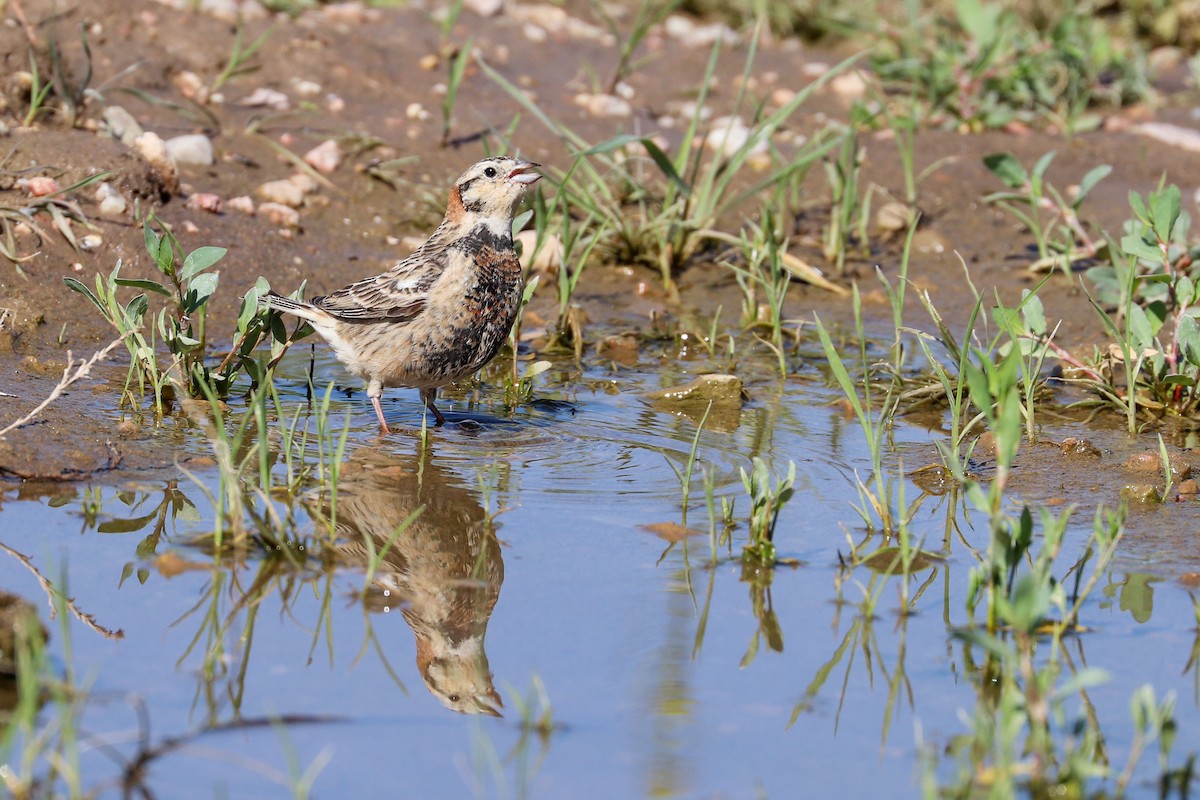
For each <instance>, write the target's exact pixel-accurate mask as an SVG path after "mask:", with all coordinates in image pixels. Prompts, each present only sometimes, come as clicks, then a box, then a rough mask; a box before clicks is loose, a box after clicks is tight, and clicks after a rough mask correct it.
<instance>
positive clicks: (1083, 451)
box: [1059, 436, 1101, 458]
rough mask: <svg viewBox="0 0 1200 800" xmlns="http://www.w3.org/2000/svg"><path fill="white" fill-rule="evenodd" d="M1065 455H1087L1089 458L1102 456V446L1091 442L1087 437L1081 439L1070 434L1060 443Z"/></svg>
mask: <svg viewBox="0 0 1200 800" xmlns="http://www.w3.org/2000/svg"><path fill="white" fill-rule="evenodd" d="M1059 447H1060V448H1061V449H1062V454H1063V455H1064V456H1086V457H1088V458H1100V455H1101V453H1100V448H1098V447H1096V445H1094V444H1092V443H1091V442H1089V441H1088V440H1087V439H1080V438H1077V437H1075V436H1068V437H1067V438H1066V439H1063V440H1062V444H1060V445H1059Z"/></svg>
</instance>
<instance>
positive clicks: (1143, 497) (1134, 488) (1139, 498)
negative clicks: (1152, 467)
mask: <svg viewBox="0 0 1200 800" xmlns="http://www.w3.org/2000/svg"><path fill="white" fill-rule="evenodd" d="M1121 497H1122V498H1123V499H1125V500H1128V501H1130V502H1131V503H1142V504H1144V505H1154V504H1157V503H1161V502H1162V495H1161V494H1159V493H1158V487H1157V486H1154V485H1152V484H1149V483H1135V484H1130V485H1129V486H1124V487H1122V488H1121Z"/></svg>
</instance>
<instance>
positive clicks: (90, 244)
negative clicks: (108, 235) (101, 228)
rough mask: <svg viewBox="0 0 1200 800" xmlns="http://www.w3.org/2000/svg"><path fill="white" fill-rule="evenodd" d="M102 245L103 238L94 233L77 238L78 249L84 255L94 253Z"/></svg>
mask: <svg viewBox="0 0 1200 800" xmlns="http://www.w3.org/2000/svg"><path fill="white" fill-rule="evenodd" d="M103 244H104V238H103V237H101V236H100V235H99V234H96V233H89V234H87V235H86V236H80V237H79V249H80V250H82V251H83V252H85V253H92V252H95V251H96V250H99V249H100V246H101V245H103Z"/></svg>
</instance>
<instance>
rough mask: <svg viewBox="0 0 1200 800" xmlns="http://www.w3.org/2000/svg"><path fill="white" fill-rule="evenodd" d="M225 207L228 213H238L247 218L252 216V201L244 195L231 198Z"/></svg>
mask: <svg viewBox="0 0 1200 800" xmlns="http://www.w3.org/2000/svg"><path fill="white" fill-rule="evenodd" d="M225 205H226V207H228V208H229V210H230V211H239V212H241V213H242V214H245V215H246V216H248V217H252V216H254V201H253V200H251V199H250V198H249V197H246V196H245V195H240V196H238V197H231V198H229V202H227V203H226V204H225Z"/></svg>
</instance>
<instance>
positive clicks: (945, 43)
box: [871, 0, 1151, 132]
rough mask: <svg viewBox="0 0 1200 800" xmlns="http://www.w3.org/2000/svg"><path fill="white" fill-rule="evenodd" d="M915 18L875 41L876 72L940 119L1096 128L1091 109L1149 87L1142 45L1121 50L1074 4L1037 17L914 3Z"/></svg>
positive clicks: (987, 5)
mask: <svg viewBox="0 0 1200 800" xmlns="http://www.w3.org/2000/svg"><path fill="white" fill-rule="evenodd" d="M907 8H908V10H909V15H908V20H907V21H906V23H905V24H902V25H897V26H895V27H893V28H889V29H887V30H885V31H883V32H882V33H883V35H881V36H880V37H879V39H878V41H877V45H876V46H875V47H873V48H872V51H871V52H872V62H873V64H872V65H873V66H874V68H875V70H876V72H877V73H878V74H879V75H880V76H881V78H882V79H883V80H884V81H885V83H886V84H888V85H889V86H891V87H895V88H896V89H897V90H898V91H899V92H900V93H901V94H908V93H909V92H911V93H913V94H915V95H916V97H918V98H919V99H920V100H921V102H922V103H923V105H924V106H925V112H924V113H925V117H926V118H927V119H928V120H929V121H931V122H932V123H933V124H935V125H946V126H953V127H957V128H959V129H962V130H967V131H979V130H984V129H988V128H1002V127H1005V126H1010V125H1014V124H1017V125H1033V124H1051V125H1054V126H1056V127H1058V128H1061V129H1064V130H1066V131H1068V132H1078V131H1082V130H1088V129H1091V128H1094V127H1095V126H1096V125H1097V124H1098V123H1099V118H1098V117H1096V116H1095V115H1093V114H1091V113H1089V112H1090V111H1091V109H1092V108H1094V107H1097V106H1100V105H1108V106H1110V107H1119V106H1120V105H1123V104H1125V103H1129V102H1133V101H1135V100H1137V99H1139V98H1142V97H1145V96H1147V95H1148V94H1149V93H1150V91H1151V90H1150V87H1149V85H1148V83H1147V81H1146V79H1145V76H1144V74H1143V73H1142V71H1141V56H1140V53H1139V52H1138V51H1137V50H1136V45H1129V46H1127V48H1126V50H1122V49H1121V48H1119V47H1118V46H1117V43H1116V41H1115V40H1114V39H1113V37H1112V36H1111V35H1110V34H1109V32H1108V31H1107V30H1106V29H1105V27H1104V25H1103V23H1102V22H1101V21H1100V20H1098V19H1096V18H1095V17H1094V16H1093V15H1092V14H1091V13H1090V12H1089V11H1088V10H1086V9H1085V8H1084V7H1082V6H1078V5H1075V4H1066V5H1063V6H1061V7H1059V8H1060V10H1059V11H1058V13H1057V14H1052V13H1047V14H1046V17H1045V18H1044V19H1041V20H1039V21H1038V22H1039V25H1037V26H1035V25H1034V24H1033V23H1032V22H1031V21H1030V19H1028V18H1026V17H1022V16H1021V15H1020V14H1019V13H1018V12H1016V11H1015V10H1012V9H1011V8H1009V7H1007V6H1005V5H1003V4H1000V3H992V2H986V0H957V1H956V2H955V3H954V4H953V13H951V14H946V13H944V10H943V9H930V10H927V11H922V10H919V7H918V6H916V5H909V6H908V7H907Z"/></svg>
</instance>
